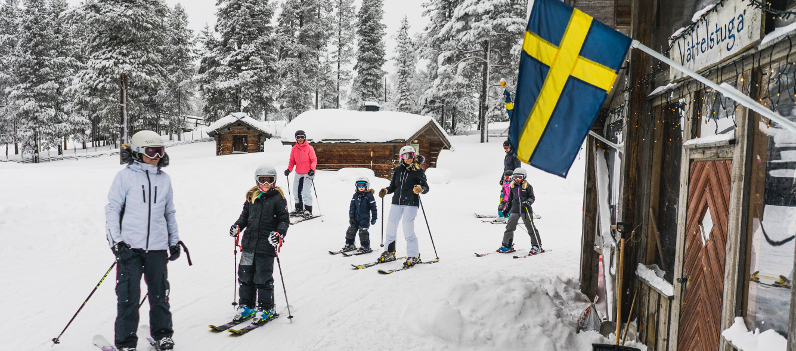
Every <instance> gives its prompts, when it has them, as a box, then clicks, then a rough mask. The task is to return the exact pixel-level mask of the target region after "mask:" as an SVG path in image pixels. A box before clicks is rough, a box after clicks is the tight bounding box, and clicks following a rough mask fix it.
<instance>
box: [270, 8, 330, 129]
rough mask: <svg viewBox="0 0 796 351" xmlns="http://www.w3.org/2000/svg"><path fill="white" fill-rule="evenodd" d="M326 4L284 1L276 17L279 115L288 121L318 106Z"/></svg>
mask: <svg viewBox="0 0 796 351" xmlns="http://www.w3.org/2000/svg"><path fill="white" fill-rule="evenodd" d="M330 12H331V9H330V8H329V4H328V3H327V2H326V1H322V0H287V1H285V2H284V3H283V4H282V12H281V13H280V15H279V20H278V22H279V28H278V30H277V42H278V43H279V71H280V81H281V82H282V87H281V89H280V94H279V105H280V113H281V114H282V115H283V116H284V117H285V118H286V119H287V120H288V121H290V120H292V119H293V118H295V117H296V116H298V115H299V114H300V113H302V112H304V111H307V110H309V109H312V108H316V107H317V106H318V105H319V100H320V96H321V95H322V93H321V89H323V88H324V86H321V81H322V80H323V78H324V77H323V72H322V69H321V65H322V62H321V59H322V58H323V57H324V52H325V50H326V32H327V31H328V30H329V27H330V24H329V16H328V13H330Z"/></svg>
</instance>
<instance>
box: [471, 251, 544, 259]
mask: <svg viewBox="0 0 796 351" xmlns="http://www.w3.org/2000/svg"><path fill="white" fill-rule="evenodd" d="M516 251H517V250H514V249H511V251H506V252H501V251H494V252H487V253H477V252H476V253H475V257H484V256H487V255H491V254H496V253H499V254H507V253H512V252H516ZM520 251H524V250H523V249H520ZM549 251H550V250H542V251H539V252H528V254H527V255H523V256H512V257H514V258H526V257H531V256H536V255H539V254H543V253H545V252H549Z"/></svg>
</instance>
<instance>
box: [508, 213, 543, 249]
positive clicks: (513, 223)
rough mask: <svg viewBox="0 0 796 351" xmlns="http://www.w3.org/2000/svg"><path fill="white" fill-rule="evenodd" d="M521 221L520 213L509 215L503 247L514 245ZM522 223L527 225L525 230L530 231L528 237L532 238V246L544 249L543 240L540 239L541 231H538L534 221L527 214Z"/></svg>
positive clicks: (523, 216)
mask: <svg viewBox="0 0 796 351" xmlns="http://www.w3.org/2000/svg"><path fill="white" fill-rule="evenodd" d="M519 221H520V214H519V213H513V212H512V213H511V214H510V215H509V220H508V223H506V231H505V232H503V246H505V247H512V246H513V245H514V231H515V230H517V224H518V223H519ZM522 222H523V223H525V229H527V230H528V235H529V236H530V237H531V245H533V246H538V247H542V238H540V237H539V231H538V230H537V229H536V225H535V224H533V219H532V218H531V216H530V215H529V214H528V213H527V212H525V213H523V214H522Z"/></svg>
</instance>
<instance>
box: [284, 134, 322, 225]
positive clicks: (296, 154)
mask: <svg viewBox="0 0 796 351" xmlns="http://www.w3.org/2000/svg"><path fill="white" fill-rule="evenodd" d="M295 135H296V145H293V149H292V150H290V162H288V164H287V169H286V170H285V177H287V176H289V175H290V172H291V171H292V170H293V167H294V166H295V167H296V176H295V177H293V197H294V200H295V204H296V208H295V210H294V211H293V212H291V213H290V215H291V216H300V215H304V216H305V217H309V216H312V179H313V177H314V176H315V166H317V165H318V158H317V157H315V149H313V148H312V145H310V144H309V143H308V142H307V135H306V134H305V133H304V131H303V130H297V131H296V134H295Z"/></svg>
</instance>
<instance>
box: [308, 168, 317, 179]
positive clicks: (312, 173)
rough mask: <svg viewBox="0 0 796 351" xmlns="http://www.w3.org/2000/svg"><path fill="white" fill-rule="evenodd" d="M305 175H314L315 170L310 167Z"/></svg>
mask: <svg viewBox="0 0 796 351" xmlns="http://www.w3.org/2000/svg"><path fill="white" fill-rule="evenodd" d="M307 175H308V176H310V177H312V176H315V170H314V169H311V170H310V171H309V172H307Z"/></svg>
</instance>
